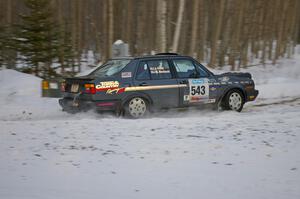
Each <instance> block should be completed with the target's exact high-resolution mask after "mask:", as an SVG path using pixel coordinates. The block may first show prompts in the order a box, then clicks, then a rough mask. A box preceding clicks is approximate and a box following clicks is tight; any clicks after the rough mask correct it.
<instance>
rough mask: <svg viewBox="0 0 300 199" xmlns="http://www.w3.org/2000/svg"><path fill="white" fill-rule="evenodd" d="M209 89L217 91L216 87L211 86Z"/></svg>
mask: <svg viewBox="0 0 300 199" xmlns="http://www.w3.org/2000/svg"><path fill="white" fill-rule="evenodd" d="M209 90H211V91H215V90H217V89H216V87H211V88H210V89H209Z"/></svg>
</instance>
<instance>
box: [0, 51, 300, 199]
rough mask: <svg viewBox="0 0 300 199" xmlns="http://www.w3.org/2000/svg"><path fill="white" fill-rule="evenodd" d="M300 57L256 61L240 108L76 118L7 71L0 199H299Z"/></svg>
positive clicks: (2, 84)
mask: <svg viewBox="0 0 300 199" xmlns="http://www.w3.org/2000/svg"><path fill="white" fill-rule="evenodd" d="M299 66H300V55H298V56H297V57H296V58H295V59H292V60H284V61H283V62H282V63H280V64H278V65H277V66H266V67H261V66H260V67H252V68H249V69H244V70H243V71H246V72H251V73H252V74H253V77H254V80H255V82H256V88H258V90H259V91H260V94H259V97H258V98H257V100H256V101H255V102H251V103H249V104H246V106H245V108H244V110H243V112H241V113H235V112H230V111H223V112H216V111H210V110H202V111H199V110H198V111H197V110H190V111H179V112H178V111H170V112H164V113H157V114H154V115H152V117H151V118H147V119H139V120H128V119H124V118H116V117H113V116H109V115H99V114H95V113H93V112H87V113H80V114H76V115H69V114H67V113H64V112H62V111H61V109H60V107H59V106H58V103H57V99H46V98H41V97H40V83H41V80H40V79H39V78H36V77H33V76H31V75H26V74H23V73H19V72H16V71H12V70H2V71H0V199H2V198H3V199H41V198H42V199H83V198H84V199H99V198H100V199H120V198H125V199H127V198H128V199H129V198H130V199H135V198H136V199H141V198H143V199H153V198H155V199H175V198H176V199H185V198H187V199H199V198H209V199H241V198H243V199H253V198H255V199H263V198H264V199H269V198H270V199H285V198H286V199H299V198H300V155H299V154H300V89H299V84H300V67H299Z"/></svg>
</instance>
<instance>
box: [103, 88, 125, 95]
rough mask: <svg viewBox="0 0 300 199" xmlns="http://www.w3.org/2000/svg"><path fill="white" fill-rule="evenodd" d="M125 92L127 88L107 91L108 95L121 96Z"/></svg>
mask: <svg viewBox="0 0 300 199" xmlns="http://www.w3.org/2000/svg"><path fill="white" fill-rule="evenodd" d="M124 91H125V88H113V89H108V90H107V91H106V94H111V95H112V94H119V93H123V92H124Z"/></svg>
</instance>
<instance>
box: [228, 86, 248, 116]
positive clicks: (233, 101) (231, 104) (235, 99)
mask: <svg viewBox="0 0 300 199" xmlns="http://www.w3.org/2000/svg"><path fill="white" fill-rule="evenodd" d="M244 103H245V99H244V95H243V94H242V93H241V91H239V90H236V89H233V90H230V91H229V92H228V93H227V94H226V96H225V98H224V101H223V107H224V109H225V110H233V111H237V112H241V111H242V109H243V107H244Z"/></svg>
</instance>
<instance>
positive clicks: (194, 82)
mask: <svg viewBox="0 0 300 199" xmlns="http://www.w3.org/2000/svg"><path fill="white" fill-rule="evenodd" d="M203 83H204V80H203V79H192V84H203Z"/></svg>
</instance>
